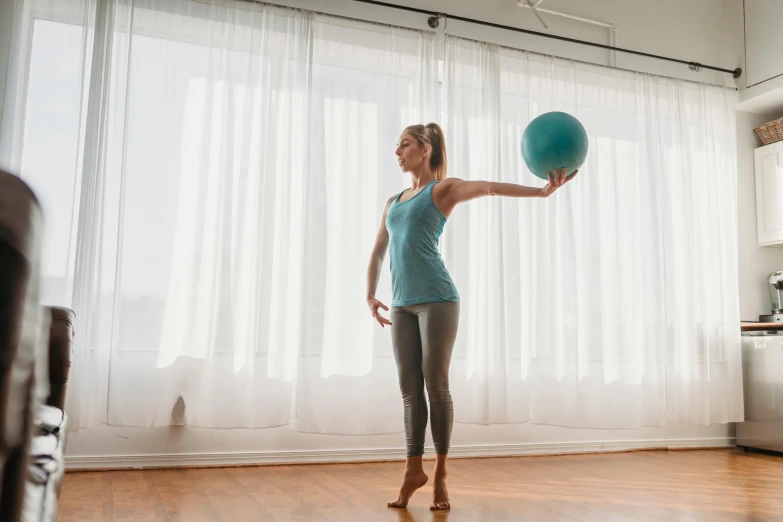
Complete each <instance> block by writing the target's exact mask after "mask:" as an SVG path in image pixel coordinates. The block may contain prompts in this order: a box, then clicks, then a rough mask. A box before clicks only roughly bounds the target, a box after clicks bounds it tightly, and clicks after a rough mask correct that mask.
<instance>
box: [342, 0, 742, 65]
mask: <svg viewBox="0 0 783 522" xmlns="http://www.w3.org/2000/svg"><path fill="white" fill-rule="evenodd" d="M352 1H353V2H360V3H363V4H372V5H377V6H381V7H389V8H391V9H399V10H402V11H409V12H412V13H419V14H425V15H429V16H430V17H429V18H428V19H427V23H428V24H429V26H430V27H432V28H433V29H434V28H436V27H438V25H439V24H440V19H441V18H447V19H451V20H457V21H459V22H468V23H472V24H479V25H485V26H487V27H494V28H495V29H505V30H507V31H515V32H517V33H525V34H531V35H533V36H541V37H543V38H551V39H554V40H560V41H563V42H570V43H575V44H579V45H588V46H590V47H598V48H601V49H607V50H609V51H617V52H621V53H627V54H635V55H637V56H645V57H647V58H656V59H658V60H665V61H668V62H675V63H681V64H684V65H687V66H688V68H689V69H691V70H692V71H699V70H700V69H710V70H712V71H719V72H724V73H728V74H731V75H732V76H733V77H734V79H735V80H736V79H738V78H739V77H740V76H742V69H741V68H739V67H737V68H736V69H733V70H732V69H725V68H723V67H715V66H713V65H704V64H701V63H698V62H689V61H687V60H680V59H678V58H670V57H668V56H660V55H657V54H651V53H644V52H641V51H634V50H633V49H624V48H622V47H613V46H611V45H606V44H600V43H595V42H588V41H586V40H577V39H576V38H568V37H567V36H557V35H554V34H548V33H542V32H540V31H532V30H530V29H521V28H519V27H512V26H509V25H501V24H496V23H493V22H485V21H484V20H476V19H473V18H465V17H463V16H456V15H450V14H446V13H437V12H435V11H428V10H426V9H419V8H417V7H408V6H404V5H396V4H390V3H388V2H379V1H377V0H352Z"/></svg>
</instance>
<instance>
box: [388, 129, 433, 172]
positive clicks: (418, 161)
mask: <svg viewBox="0 0 783 522" xmlns="http://www.w3.org/2000/svg"><path fill="white" fill-rule="evenodd" d="M396 154H397V164H398V165H399V166H400V169H401V170H402V171H403V172H411V171H414V170H417V169H418V168H419V167H420V166H421V165H422V164H423V163H424V164H426V163H425V162H426V161H427V160H428V155H429V147H428V146H427V145H421V144H419V140H417V139H416V137H415V136H413V135H412V134H410V133H408V132H403V133H402V135H401V136H400V141H399V142H398V143H397V150H396Z"/></svg>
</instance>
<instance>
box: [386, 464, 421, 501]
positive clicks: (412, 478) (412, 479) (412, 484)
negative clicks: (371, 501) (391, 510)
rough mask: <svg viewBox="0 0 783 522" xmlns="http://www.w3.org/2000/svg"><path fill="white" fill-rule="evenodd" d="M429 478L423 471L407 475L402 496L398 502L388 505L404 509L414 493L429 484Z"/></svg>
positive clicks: (404, 479)
mask: <svg viewBox="0 0 783 522" xmlns="http://www.w3.org/2000/svg"><path fill="white" fill-rule="evenodd" d="M427 480H429V477H428V476H427V474H426V473H424V471H423V470H419V471H415V472H413V473H408V472H406V473H405V477H404V478H403V479H402V487H400V496H399V497H397V500H392V501H391V502H388V503H387V504H386V505H387V506H389V507H395V508H404V507H406V506H407V505H408V501H409V500H410V499H411V497H412V496H413V493H415V492H416V490H417V489H419V488H420V487H422V486H423V485H424V484H426V483H427Z"/></svg>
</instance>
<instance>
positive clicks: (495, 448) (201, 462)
mask: <svg viewBox="0 0 783 522" xmlns="http://www.w3.org/2000/svg"><path fill="white" fill-rule="evenodd" d="M733 446H734V438H733V437H731V438H729V437H716V438H697V439H654V440H617V441H598V442H552V443H545V444H541V443H536V444H534V443H530V444H492V445H467V446H452V447H451V449H450V451H449V456H450V457H453V458H460V457H461V458H467V457H516V456H527V455H564V454H574V453H607V452H618V451H638V450H669V449H701V448H731V447H733ZM434 455H435V452H434V448H432V447H428V448H426V451H425V459H426V458H427V457H434ZM404 459H405V450H404V449H403V448H395V449H383V448H378V449H342V450H308V451H268V452H252V453H231V452H225V453H170V454H146V455H66V456H65V467H66V469H67V470H69V471H75V470H87V469H145V468H187V467H205V466H258V465H265V464H309V463H328V462H374V461H375V462H377V461H388V460H404Z"/></svg>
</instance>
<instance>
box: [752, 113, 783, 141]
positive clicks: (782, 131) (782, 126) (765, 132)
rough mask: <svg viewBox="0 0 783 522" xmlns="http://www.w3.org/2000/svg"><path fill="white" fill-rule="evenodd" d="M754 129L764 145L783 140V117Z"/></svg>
mask: <svg viewBox="0 0 783 522" xmlns="http://www.w3.org/2000/svg"><path fill="white" fill-rule="evenodd" d="M753 130H754V131H755V132H756V134H757V135H758V137H759V138H761V142H762V143H763V144H764V145H769V144H770V143H775V142H776V141H781V140H783V118H778V119H777V120H772V121H770V122H768V123H765V124H764V125H762V126H761V127H758V128H756V129H753Z"/></svg>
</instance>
